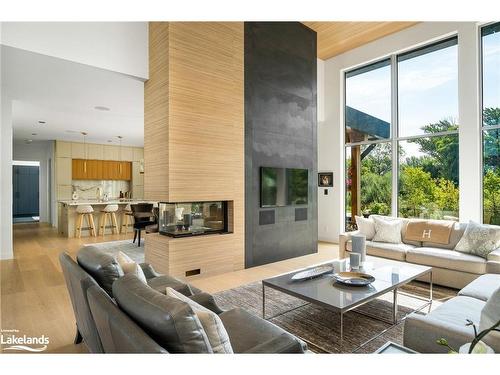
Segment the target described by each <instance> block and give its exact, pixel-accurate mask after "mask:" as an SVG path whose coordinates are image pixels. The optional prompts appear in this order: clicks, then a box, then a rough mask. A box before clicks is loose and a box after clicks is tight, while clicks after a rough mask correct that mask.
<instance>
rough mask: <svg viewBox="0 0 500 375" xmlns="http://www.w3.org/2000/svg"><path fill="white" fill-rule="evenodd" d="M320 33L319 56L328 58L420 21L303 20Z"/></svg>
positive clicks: (324, 58)
mask: <svg viewBox="0 0 500 375" xmlns="http://www.w3.org/2000/svg"><path fill="white" fill-rule="evenodd" d="M302 23H303V24H304V25H306V26H307V27H310V28H311V29H313V30H314V31H316V32H317V33H318V57H319V58H320V59H323V60H326V59H329V58H331V57H333V56H336V55H339V54H341V53H344V52H346V51H349V50H351V49H354V48H357V47H359V46H362V45H363V44H366V43H370V42H373V41H374V40H377V39H380V38H382V37H384V36H387V35H389V34H393V33H395V32H398V31H401V30H403V29H406V28H407V27H410V26H413V25H415V24H417V23H418V22H302Z"/></svg>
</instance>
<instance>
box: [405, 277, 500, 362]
mask: <svg viewBox="0 0 500 375" xmlns="http://www.w3.org/2000/svg"><path fill="white" fill-rule="evenodd" d="M499 288H500V275H498V274H486V275H482V276H480V277H479V278H477V279H476V280H474V281H473V282H472V283H470V284H469V285H467V286H466V287H465V288H463V289H462V290H461V291H460V292H459V293H458V296H456V297H454V298H451V299H450V300H448V301H446V302H445V303H443V304H442V305H440V306H439V307H437V308H436V309H435V310H433V311H431V312H430V313H429V314H427V315H421V314H418V313H414V314H411V315H410V316H408V318H406V320H405V326H404V338H403V343H404V345H405V346H406V347H408V348H411V349H413V350H416V351H417V352H420V353H446V352H447V348H446V347H443V346H440V345H438V344H437V343H436V340H438V339H440V338H445V339H446V340H447V341H448V343H449V344H450V346H451V347H453V348H454V349H456V350H458V349H459V348H460V346H462V345H463V344H466V343H469V342H471V341H472V340H473V339H474V329H473V327H472V326H466V321H467V319H470V320H471V321H472V322H474V323H475V324H476V326H477V327H479V324H480V320H481V313H482V311H483V309H484V307H485V305H486V304H487V302H488V301H489V300H490V299H491V297H492V295H493V293H495V292H496V293H500V289H499ZM497 313H498V314H497V317H496V321H498V320H500V309H499V310H498V312H497ZM488 328H489V327H488ZM483 341H484V342H485V343H486V344H487V345H489V346H491V348H492V349H493V350H494V351H495V353H500V336H499V335H498V333H496V334H491V335H488V336H486V337H485V339H484V340H483Z"/></svg>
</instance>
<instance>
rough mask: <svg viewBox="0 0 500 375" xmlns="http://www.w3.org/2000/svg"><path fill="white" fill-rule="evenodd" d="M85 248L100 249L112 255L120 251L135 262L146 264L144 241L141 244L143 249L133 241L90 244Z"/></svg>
mask: <svg viewBox="0 0 500 375" xmlns="http://www.w3.org/2000/svg"><path fill="white" fill-rule="evenodd" d="M85 246H95V247H98V248H99V249H102V251H103V252H105V253H106V254H110V255H116V254H117V253H118V252H119V251H122V252H124V253H125V254H127V255H128V256H129V257H130V258H132V260H133V261H134V262H136V263H143V262H144V241H142V242H141V247H138V246H137V242H136V243H132V241H131V240H123V241H110V242H99V243H89V244H86V245H85Z"/></svg>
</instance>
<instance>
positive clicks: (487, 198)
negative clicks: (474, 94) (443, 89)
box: [481, 23, 500, 225]
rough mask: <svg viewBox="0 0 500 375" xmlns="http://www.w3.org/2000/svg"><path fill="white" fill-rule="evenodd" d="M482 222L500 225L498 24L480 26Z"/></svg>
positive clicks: (499, 70)
mask: <svg viewBox="0 0 500 375" xmlns="http://www.w3.org/2000/svg"><path fill="white" fill-rule="evenodd" d="M481 54H482V56H481V58H482V88H483V95H482V101H483V103H482V124H483V126H482V136H483V222H484V223H487V224H496V225H500V23H496V24H493V25H488V26H485V27H483V28H482V29H481Z"/></svg>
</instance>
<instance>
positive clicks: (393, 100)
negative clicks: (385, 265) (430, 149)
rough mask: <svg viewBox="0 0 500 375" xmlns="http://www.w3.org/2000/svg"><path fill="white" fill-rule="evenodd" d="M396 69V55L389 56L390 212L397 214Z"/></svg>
mask: <svg viewBox="0 0 500 375" xmlns="http://www.w3.org/2000/svg"><path fill="white" fill-rule="evenodd" d="M398 135H399V133H398V69H397V58H396V55H392V56H391V150H392V189H391V214H392V216H396V217H397V216H398V177H399V176H398V170H399V152H398V142H397V139H398Z"/></svg>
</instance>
